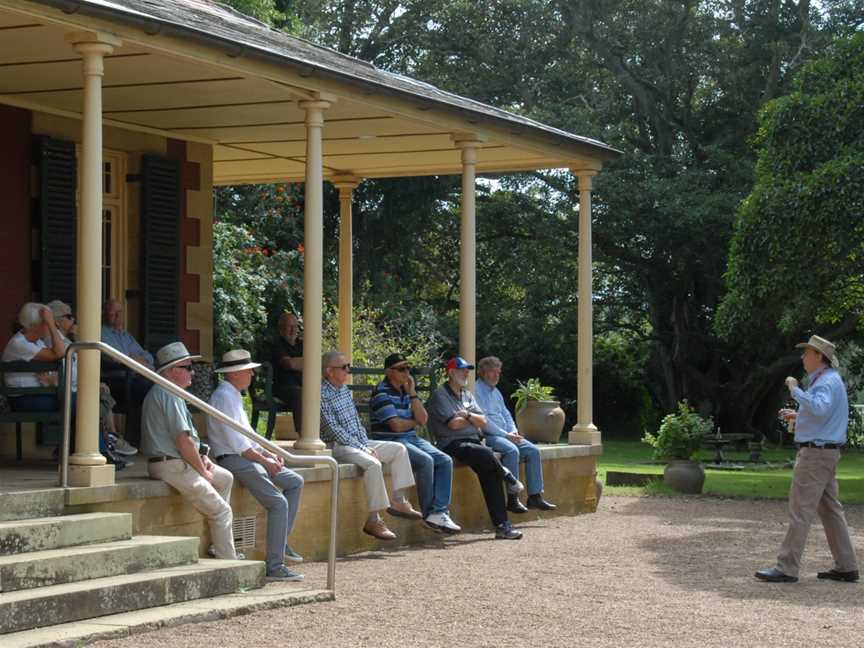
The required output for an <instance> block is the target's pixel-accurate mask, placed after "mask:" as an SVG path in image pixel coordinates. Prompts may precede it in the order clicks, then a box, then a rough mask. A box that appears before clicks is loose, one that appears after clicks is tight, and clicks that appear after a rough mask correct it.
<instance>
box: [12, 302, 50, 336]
mask: <svg viewBox="0 0 864 648" xmlns="http://www.w3.org/2000/svg"><path fill="white" fill-rule="evenodd" d="M43 308H47V306H45V304H39V303H37V302H27V303H26V304H24V305H23V306H22V307H21V310H20V311H18V323H19V324H20V325H21V327H22V328H24V329H29V328H33V327H34V326H37V325H38V324H41V323H42V309H43Z"/></svg>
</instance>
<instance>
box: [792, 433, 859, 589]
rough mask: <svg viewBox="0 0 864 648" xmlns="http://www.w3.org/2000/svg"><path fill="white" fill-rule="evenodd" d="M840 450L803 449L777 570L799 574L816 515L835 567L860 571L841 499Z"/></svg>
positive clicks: (795, 472) (794, 481) (796, 470)
mask: <svg viewBox="0 0 864 648" xmlns="http://www.w3.org/2000/svg"><path fill="white" fill-rule="evenodd" d="M839 461H840V450H828V449H820V448H801V449H800V450H798V458H797V460H796V461H795V470H794V471H793V473H792V486H791V488H790V489H789V528H788V529H787V530H786V537H785V538H784V539H783V544H782V545H781V547H780V555H779V556H777V569H779V570H780V571H781V572H783V573H784V574H787V575H788V576H795V577H797V576H798V572H799V570H800V569H801V556H802V555H803V554H804V545H805V544H806V543H807V534H808V533H809V532H810V525H811V524H812V523H813V520H814V518H815V517H816V515H817V514H818V515H819V518H820V519H821V520H822V526H823V527H824V528H825V537H826V538H827V539H828V546H829V547H830V549H831V555H832V556H833V557H834V569H836V570H838V571H856V570H857V569H858V562H857V560H856V559H855V550H854V549H853V548H852V540H851V539H850V538H849V528H848V527H847V526H846V516H845V515H843V506H842V505H841V504H840V500H839V498H838V494H839V493H838V488H837V477H836V475H837V463H838V462H839Z"/></svg>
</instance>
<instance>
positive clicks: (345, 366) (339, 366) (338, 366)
mask: <svg viewBox="0 0 864 648" xmlns="http://www.w3.org/2000/svg"><path fill="white" fill-rule="evenodd" d="M330 369H341V370H342V371H347V372H348V373H351V365H350V364H344V365H332V366H331V367H330Z"/></svg>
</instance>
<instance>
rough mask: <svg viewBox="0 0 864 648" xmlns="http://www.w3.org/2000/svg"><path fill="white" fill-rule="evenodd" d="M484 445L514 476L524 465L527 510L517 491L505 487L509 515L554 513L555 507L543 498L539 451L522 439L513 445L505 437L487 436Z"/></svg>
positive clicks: (510, 486)
mask: <svg viewBox="0 0 864 648" xmlns="http://www.w3.org/2000/svg"><path fill="white" fill-rule="evenodd" d="M485 442H486V445H487V446H488V447H489V448H491V449H492V450H493V451H494V452H497V453H499V454H500V455H501V463H502V464H503V465H504V466H505V467H506V468H507V469H508V470H509V471H510V472H511V473H513V474H514V475H515V476H517V477H518V476H519V464H520V463H524V464H525V482H526V484H525V485H526V487H527V490H528V501H527V505H528V506H527V508H526V507H525V505H523V504H522V502H520V501H519V495H518V493H519V491H518V490H516V489H514V487H513V486H512V485H508V486H507V510H508V511H510V512H511V513H527V512H528V509H538V510H541V511H554V510H555V509H556V508H558V507H557V506H555V505H554V504H551V503H550V502H547V501H546V500H545V499H544V498H543V462H542V459H541V457H540V450H539V449H538V448H537V446H535V445H534V444H533V443H531V442H530V441H527V440H525V439H523V440H522V441H520V442H519V443H514V442H513V441H511V440H510V439H508V438H507V437H503V436H497V435H495V436H493V435H488V436H486V438H485Z"/></svg>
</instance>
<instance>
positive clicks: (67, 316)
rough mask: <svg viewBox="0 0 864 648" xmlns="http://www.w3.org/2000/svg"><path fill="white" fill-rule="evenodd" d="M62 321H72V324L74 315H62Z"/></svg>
mask: <svg viewBox="0 0 864 648" xmlns="http://www.w3.org/2000/svg"><path fill="white" fill-rule="evenodd" d="M63 319H68V320H72V321H73V322H74V321H75V316H74V315H64V316H63Z"/></svg>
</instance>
